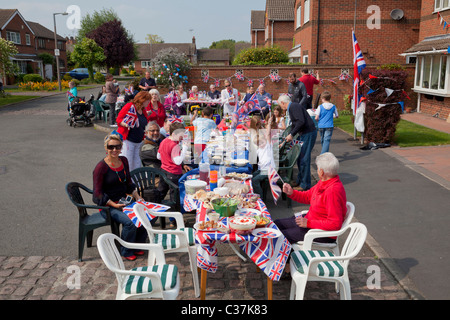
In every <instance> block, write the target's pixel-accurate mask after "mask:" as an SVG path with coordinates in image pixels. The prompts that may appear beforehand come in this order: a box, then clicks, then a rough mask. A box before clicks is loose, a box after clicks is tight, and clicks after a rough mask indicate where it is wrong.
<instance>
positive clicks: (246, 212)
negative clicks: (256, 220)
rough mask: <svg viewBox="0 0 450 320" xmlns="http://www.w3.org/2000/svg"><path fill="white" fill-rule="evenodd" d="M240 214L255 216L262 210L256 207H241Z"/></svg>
mask: <svg viewBox="0 0 450 320" xmlns="http://www.w3.org/2000/svg"><path fill="white" fill-rule="evenodd" d="M236 215H239V216H245V217H254V216H260V215H261V211H259V210H256V209H250V208H242V209H239V214H236Z"/></svg>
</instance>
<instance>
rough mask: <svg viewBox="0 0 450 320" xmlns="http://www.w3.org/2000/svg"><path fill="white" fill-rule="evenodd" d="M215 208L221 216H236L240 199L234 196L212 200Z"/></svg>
mask: <svg viewBox="0 0 450 320" xmlns="http://www.w3.org/2000/svg"><path fill="white" fill-rule="evenodd" d="M211 204H212V206H213V208H214V210H215V211H216V212H217V213H219V214H220V216H221V217H231V216H234V213H235V212H236V210H237V208H238V204H239V201H237V200H236V199H232V198H217V199H214V200H211Z"/></svg>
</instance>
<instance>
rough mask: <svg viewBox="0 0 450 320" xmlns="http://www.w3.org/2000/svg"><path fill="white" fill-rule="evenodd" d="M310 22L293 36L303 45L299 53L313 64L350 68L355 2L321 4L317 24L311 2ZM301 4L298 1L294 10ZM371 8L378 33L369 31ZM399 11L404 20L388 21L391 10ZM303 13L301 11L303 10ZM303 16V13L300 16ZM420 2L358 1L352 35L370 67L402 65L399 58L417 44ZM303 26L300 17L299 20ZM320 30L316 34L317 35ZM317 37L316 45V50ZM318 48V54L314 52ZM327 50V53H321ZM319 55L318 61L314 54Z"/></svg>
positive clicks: (332, 0) (326, 0)
mask: <svg viewBox="0 0 450 320" xmlns="http://www.w3.org/2000/svg"><path fill="white" fill-rule="evenodd" d="M310 2H311V12H310V21H309V22H308V23H306V24H305V25H302V27H300V28H298V29H297V30H296V32H295V35H294V37H295V43H296V44H300V43H301V44H302V52H303V51H304V50H308V52H309V62H310V63H312V64H326V65H339V64H351V63H352V60H353V52H352V49H351V48H352V39H351V30H352V28H353V24H354V9H355V5H354V4H355V1H335V0H321V1H320V24H319V23H318V20H317V17H318V15H319V8H318V5H317V4H318V1H311V0H310ZM299 3H301V4H302V8H303V3H304V0H297V2H296V7H297V6H298V5H299ZM370 5H377V6H379V7H380V10H381V12H380V15H381V24H380V25H381V29H372V30H369V29H368V27H367V19H368V18H369V17H370V16H371V15H372V14H371V13H367V8H368V7H369V6H370ZM397 8H398V9H402V10H403V11H404V18H403V19H402V20H400V21H395V20H393V19H392V18H391V17H390V12H391V11H392V10H393V9H397ZM302 11H303V10H302ZM302 15H303V13H302ZM419 22H420V1H417V0H402V1H399V0H381V1H376V2H374V1H371V0H359V1H358V2H357V19H356V30H355V34H356V37H357V40H358V42H359V44H360V46H361V49H362V50H363V52H364V56H365V59H366V62H367V63H369V64H387V63H400V64H403V63H404V62H405V58H404V57H400V56H399V55H398V54H400V53H402V52H404V51H405V50H406V49H408V48H410V47H411V46H412V45H414V44H416V43H417V42H418V40H419ZM302 23H303V17H302ZM318 28H319V31H317V30H318ZM317 34H319V44H318V47H317ZM317 48H318V50H317ZM324 50H326V53H324ZM317 52H318V61H317V60H316V53H317Z"/></svg>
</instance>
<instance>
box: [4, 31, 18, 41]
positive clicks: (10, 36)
mask: <svg viewBox="0 0 450 320" xmlns="http://www.w3.org/2000/svg"><path fill="white" fill-rule="evenodd" d="M6 40H9V41H11V42H12V43H15V44H21V41H20V33H19V32H13V31H6Z"/></svg>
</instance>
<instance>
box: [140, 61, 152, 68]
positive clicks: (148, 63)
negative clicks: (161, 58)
mask: <svg viewBox="0 0 450 320" xmlns="http://www.w3.org/2000/svg"><path fill="white" fill-rule="evenodd" d="M151 66H152V65H151V61H141V67H142V68H151Z"/></svg>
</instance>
